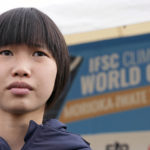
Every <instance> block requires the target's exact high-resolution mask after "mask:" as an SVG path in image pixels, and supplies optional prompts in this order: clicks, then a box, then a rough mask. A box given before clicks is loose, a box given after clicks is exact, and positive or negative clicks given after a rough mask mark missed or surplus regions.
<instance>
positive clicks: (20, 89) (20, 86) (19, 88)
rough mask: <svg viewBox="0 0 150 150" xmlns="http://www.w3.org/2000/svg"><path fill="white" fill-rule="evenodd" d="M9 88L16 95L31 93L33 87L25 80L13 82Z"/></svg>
mask: <svg viewBox="0 0 150 150" xmlns="http://www.w3.org/2000/svg"><path fill="white" fill-rule="evenodd" d="M7 89H8V90H9V91H10V92H11V93H12V94H14V95H18V96H23V95H27V94H29V92H30V91H31V90H33V88H32V87H31V86H30V85H29V84H27V83H25V82H13V83H11V84H10V85H9V86H8V87H7Z"/></svg>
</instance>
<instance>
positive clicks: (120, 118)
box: [67, 107, 150, 134]
mask: <svg viewBox="0 0 150 150" xmlns="http://www.w3.org/2000/svg"><path fill="white" fill-rule="evenodd" d="M149 114H150V107H145V108H141V109H136V110H130V111H126V112H121V113H116V114H111V115H105V116H101V117H96V118H92V119H87V120H82V121H78V122H73V123H68V124H67V126H68V130H69V131H71V132H75V133H80V134H98V133H111V132H131V131H145V130H150V121H149V118H148V116H149Z"/></svg>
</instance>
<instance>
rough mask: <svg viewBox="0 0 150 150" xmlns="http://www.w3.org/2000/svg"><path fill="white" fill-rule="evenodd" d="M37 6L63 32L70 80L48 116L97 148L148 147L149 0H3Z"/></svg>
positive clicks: (5, 3) (5, 4)
mask: <svg viewBox="0 0 150 150" xmlns="http://www.w3.org/2000/svg"><path fill="white" fill-rule="evenodd" d="M16 7H35V8H38V9H39V10H41V11H43V12H44V13H46V14H47V15H48V16H49V17H50V18H52V20H54V22H55V23H56V24H57V26H58V27H59V29H60V30H61V32H62V33H63V35H64V37H65V39H66V42H67V45H68V48H69V52H70V60H71V63H70V72H71V77H70V82H69V83H68V86H67V87H66V89H65V91H64V93H63V95H62V96H61V97H60V99H59V100H58V102H57V103H56V105H55V106H54V107H53V108H52V109H51V110H50V111H49V113H48V117H49V118H50V117H54V118H58V119H59V120H61V121H62V122H64V123H66V124H67V126H68V130H69V131H71V132H74V133H77V134H81V135H82V136H83V137H84V138H85V139H86V140H87V141H89V142H90V143H91V147H92V149H93V150H150V142H149V139H150V119H149V114H150V1H149V0H142V1H141V0H132V1H131V0H110V1H106V0H13V1H12V0H5V1H3V2H1V4H0V13H3V12H4V11H6V10H9V9H12V8H16Z"/></svg>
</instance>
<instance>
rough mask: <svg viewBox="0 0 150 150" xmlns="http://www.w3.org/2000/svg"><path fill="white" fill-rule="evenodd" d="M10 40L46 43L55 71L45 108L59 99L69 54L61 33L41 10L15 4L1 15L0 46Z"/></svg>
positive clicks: (65, 75) (20, 42)
mask: <svg viewBox="0 0 150 150" xmlns="http://www.w3.org/2000/svg"><path fill="white" fill-rule="evenodd" d="M13 44H26V45H28V46H40V47H46V48H47V49H48V50H49V51H50V52H51V54H52V55H53V57H54V59H55V61H56V64H57V75H56V81H55V85H54V89H53V92H52V94H51V96H50V98H49V99H48V101H47V104H46V109H45V110H47V109H48V108H50V106H51V105H52V104H53V102H55V101H56V100H57V99H58V97H59V95H60V94H61V92H62V91H63V89H64V87H65V85H66V82H67V80H68V77H69V54H68V49H67V46H66V42H65V40H64V37H63V35H62V33H61V32H60V30H59V29H58V27H57V26H56V24H55V23H54V22H53V21H52V19H51V18H50V17H48V16H47V15H46V14H44V13H43V12H41V11H40V10H38V9H36V8H15V9H11V10H9V11H6V12H4V13H3V14H1V15H0V47H2V46H6V45H13Z"/></svg>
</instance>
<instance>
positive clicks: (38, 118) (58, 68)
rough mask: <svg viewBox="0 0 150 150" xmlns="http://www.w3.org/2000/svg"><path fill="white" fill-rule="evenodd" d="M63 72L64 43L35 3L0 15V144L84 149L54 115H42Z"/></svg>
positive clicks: (38, 149) (23, 149) (10, 148)
mask: <svg viewBox="0 0 150 150" xmlns="http://www.w3.org/2000/svg"><path fill="white" fill-rule="evenodd" d="M68 76H69V55H68V51H67V47H66V43H65V41H64V38H63V36H62V34H61V33H60V31H59V29H58V28H57V26H56V25H55V23H54V22H53V21H52V20H51V19H50V18H49V17H48V16H47V15H45V14H44V13H42V12H41V11H39V10H37V9H35V8H16V9H12V10H9V11H7V12H5V13H3V14H1V15H0V150H90V147H89V144H88V143H87V142H85V141H84V140H83V139H82V138H81V137H80V136H78V135H75V134H72V133H69V132H67V131H66V126H65V125H64V124H62V123H60V122H59V121H58V120H55V119H50V120H49V121H47V122H45V123H43V116H44V115H45V114H46V111H47V110H48V109H50V107H51V106H52V105H53V103H54V102H55V101H56V100H57V98H58V97H59V95H60V93H61V92H62V91H63V89H64V87H65V84H66V82H67V79H68Z"/></svg>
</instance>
